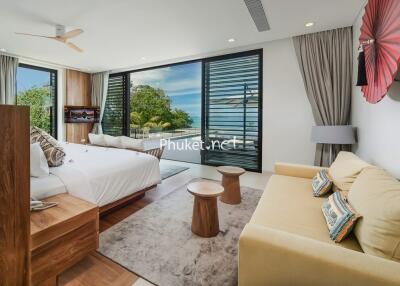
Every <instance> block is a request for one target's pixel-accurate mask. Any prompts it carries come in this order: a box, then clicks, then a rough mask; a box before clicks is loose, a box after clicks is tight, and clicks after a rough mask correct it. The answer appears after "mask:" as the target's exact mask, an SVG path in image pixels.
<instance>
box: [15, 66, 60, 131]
mask: <svg viewBox="0 0 400 286" xmlns="http://www.w3.org/2000/svg"><path fill="white" fill-rule="evenodd" d="M17 104H18V105H28V106H30V121H31V125H32V126H36V127H39V128H41V129H43V130H45V131H46V132H47V133H49V134H51V135H52V136H53V137H55V138H56V137H57V71H56V70H52V69H47V68H42V67H37V66H31V65H25V64H20V65H19V67H18V70H17Z"/></svg>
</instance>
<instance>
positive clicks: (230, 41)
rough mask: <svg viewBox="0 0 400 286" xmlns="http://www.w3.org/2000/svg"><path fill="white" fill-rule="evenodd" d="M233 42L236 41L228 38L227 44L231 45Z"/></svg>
mask: <svg viewBox="0 0 400 286" xmlns="http://www.w3.org/2000/svg"><path fill="white" fill-rule="evenodd" d="M234 41H236V40H235V39H234V38H230V39H229V40H228V42H229V43H233V42H234Z"/></svg>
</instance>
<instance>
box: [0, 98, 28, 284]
mask: <svg viewBox="0 0 400 286" xmlns="http://www.w3.org/2000/svg"><path fill="white" fill-rule="evenodd" d="M0 132H1V133H0V134H1V136H0V285H6V286H8V285H12V286H22V285H29V284H30V283H29V262H30V259H29V182H30V181H29V178H30V171H29V108H28V107H26V106H24V107H22V106H13V105H0Z"/></svg>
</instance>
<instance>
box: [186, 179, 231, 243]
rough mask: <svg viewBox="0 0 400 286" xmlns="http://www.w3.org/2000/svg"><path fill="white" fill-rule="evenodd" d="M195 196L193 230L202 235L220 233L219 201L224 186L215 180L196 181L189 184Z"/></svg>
mask: <svg viewBox="0 0 400 286" xmlns="http://www.w3.org/2000/svg"><path fill="white" fill-rule="evenodd" d="M187 190H188V192H189V193H191V194H192V195H193V196H194V205H193V217H192V232H193V233H194V234H197V235H198V236H201V237H212V236H216V235H217V234H218V233H219V221H218V202H217V197H218V196H219V195H221V194H222V193H223V191H224V188H223V187H222V186H221V185H219V184H217V183H213V182H204V181H202V182H195V183H191V184H189V185H188V186H187Z"/></svg>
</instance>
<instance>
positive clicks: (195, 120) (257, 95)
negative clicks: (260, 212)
mask: <svg viewBox="0 0 400 286" xmlns="http://www.w3.org/2000/svg"><path fill="white" fill-rule="evenodd" d="M261 95H262V50H255V51H249V52H243V53H237V54H231V55H226V56H220V57H213V58H206V59H200V60H196V61H190V62H184V63H177V64H172V65H167V66H160V67H154V68H147V69H143V70H136V71H128V72H122V73H118V74H112V75H110V80H109V86H108V95H107V99H106V106H105V110H104V117H103V121H102V124H103V131H104V133H105V134H110V135H115V136H118V135H125V136H130V137H133V138H140V139H144V140H145V142H146V143H145V145H146V146H148V147H154V146H160V144H164V143H166V148H165V151H164V156H163V158H164V159H171V160H176V161H186V162H192V163H201V164H206V165H233V166H240V167H243V168H245V169H247V170H251V171H261V150H262V142H261V140H262V118H261V117H262V96H261ZM164 145H165V144H164Z"/></svg>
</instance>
